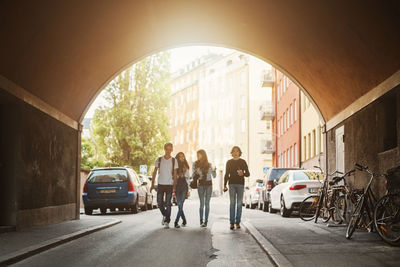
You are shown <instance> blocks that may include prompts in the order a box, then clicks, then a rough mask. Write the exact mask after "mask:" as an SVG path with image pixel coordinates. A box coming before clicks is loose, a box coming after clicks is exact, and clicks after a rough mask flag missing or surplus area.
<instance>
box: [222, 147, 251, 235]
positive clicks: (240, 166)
mask: <svg viewBox="0 0 400 267" xmlns="http://www.w3.org/2000/svg"><path fill="white" fill-rule="evenodd" d="M231 155H232V157H233V158H232V159H230V160H228V161H227V162H226V168H225V181H224V182H225V183H224V185H225V186H224V191H226V190H228V189H227V187H226V185H227V183H228V182H229V199H230V209H229V220H230V229H231V230H233V228H234V224H236V229H240V220H241V217H242V203H243V191H244V177H249V176H250V172H249V168H248V166H247V163H246V161H245V160H244V159H242V158H240V156H241V155H242V151H241V150H240V148H239V147H238V146H234V147H233V148H232V150H231Z"/></svg>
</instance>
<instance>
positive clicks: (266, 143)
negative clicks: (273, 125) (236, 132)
mask: <svg viewBox="0 0 400 267" xmlns="http://www.w3.org/2000/svg"><path fill="white" fill-rule="evenodd" d="M273 153H275V143H274V141H272V140H263V141H261V154H273Z"/></svg>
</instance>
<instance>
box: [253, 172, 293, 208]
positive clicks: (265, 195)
mask: <svg viewBox="0 0 400 267" xmlns="http://www.w3.org/2000/svg"><path fill="white" fill-rule="evenodd" d="M288 170H299V169H298V168H270V169H269V170H268V172H267V174H266V175H265V176H264V181H263V187H262V189H261V194H260V195H261V198H260V201H259V203H258V206H259V208H261V204H262V207H263V210H264V211H268V209H269V202H270V195H269V193H270V192H271V190H272V188H274V186H275V183H274V182H275V181H278V180H279V178H281V176H282V174H284V173H285V172H286V171H288Z"/></svg>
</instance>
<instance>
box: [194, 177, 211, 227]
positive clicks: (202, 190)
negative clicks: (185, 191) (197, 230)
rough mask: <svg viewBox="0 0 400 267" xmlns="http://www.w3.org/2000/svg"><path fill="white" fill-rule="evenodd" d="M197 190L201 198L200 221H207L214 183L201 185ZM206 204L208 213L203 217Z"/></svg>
mask: <svg viewBox="0 0 400 267" xmlns="http://www.w3.org/2000/svg"><path fill="white" fill-rule="evenodd" d="M197 191H198V193H199V198H200V209H199V213H200V221H201V222H207V221H208V215H209V214H210V199H211V193H212V185H199V186H198V188H197ZM204 206H205V207H206V214H205V216H204V217H203V214H204ZM203 218H204V219H203Z"/></svg>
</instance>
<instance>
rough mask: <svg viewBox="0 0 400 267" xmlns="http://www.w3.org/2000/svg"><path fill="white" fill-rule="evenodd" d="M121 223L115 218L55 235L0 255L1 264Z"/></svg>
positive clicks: (12, 261)
mask: <svg viewBox="0 0 400 267" xmlns="http://www.w3.org/2000/svg"><path fill="white" fill-rule="evenodd" d="M119 223H121V220H118V219H113V220H112V221H111V222H108V223H104V224H101V225H97V226H92V227H89V228H86V229H84V230H80V231H77V232H74V233H71V234H66V235H62V236H60V237H55V238H53V239H49V240H46V241H44V242H42V243H39V244H36V245H32V246H30V247H27V248H24V249H21V250H17V251H15V252H12V253H9V254H7V255H4V256H0V266H7V265H10V264H14V263H16V262H19V261H21V260H24V259H26V258H28V257H31V256H33V255H36V254H39V253H41V252H43V251H45V250H49V249H51V248H54V247H57V246H59V245H62V244H65V243H68V242H70V241H72V240H75V239H78V238H80V237H83V236H86V235H89V234H91V233H94V232H97V231H100V230H103V229H106V228H108V227H111V226H114V225H116V224H119Z"/></svg>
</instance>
